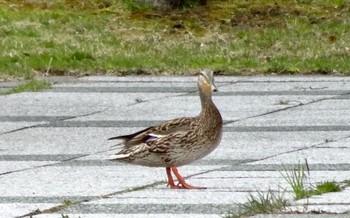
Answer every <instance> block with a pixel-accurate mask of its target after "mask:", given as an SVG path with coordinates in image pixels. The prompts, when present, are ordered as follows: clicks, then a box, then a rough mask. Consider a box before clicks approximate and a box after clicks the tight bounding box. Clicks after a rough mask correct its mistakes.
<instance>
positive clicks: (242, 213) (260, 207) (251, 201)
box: [224, 190, 288, 218]
mask: <svg viewBox="0 0 350 218" xmlns="http://www.w3.org/2000/svg"><path fill="white" fill-rule="evenodd" d="M286 206H288V202H287V200H285V198H284V196H283V194H280V193H278V192H274V191H272V190H269V191H268V192H266V193H264V192H261V191H258V192H257V195H256V196H255V195H253V194H251V193H249V194H248V197H247V202H246V203H243V204H236V207H235V209H234V210H232V211H229V212H228V213H227V214H226V215H225V216H224V218H239V217H248V216H254V215H257V214H271V213H277V212H281V211H282V210H283V209H285V208H286Z"/></svg>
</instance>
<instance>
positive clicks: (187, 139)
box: [107, 69, 223, 189]
mask: <svg viewBox="0 0 350 218" xmlns="http://www.w3.org/2000/svg"><path fill="white" fill-rule="evenodd" d="M197 86H198V91H199V97H200V102H201V111H200V113H199V114H198V115H197V116H195V117H181V118H175V119H171V120H167V121H163V122H161V123H160V124H159V125H155V126H151V127H148V128H146V129H143V130H140V131H138V132H135V133H132V134H129V135H121V136H116V137H112V138H109V139H108V140H122V142H121V143H119V144H118V145H122V146H123V147H122V149H121V150H120V151H119V152H117V153H115V154H112V155H110V156H109V157H108V158H107V159H108V160H111V161H117V162H123V163H129V164H136V165H141V166H147V167H165V169H166V175H167V184H168V186H170V188H171V189H202V188H205V187H197V186H192V185H190V184H188V183H186V182H185V179H184V178H183V177H182V176H181V175H180V174H179V172H178V169H177V167H180V166H184V165H187V164H190V163H192V162H194V161H196V160H199V159H201V158H203V157H205V156H207V155H208V154H210V153H211V152H212V151H214V150H215V149H216V148H217V147H218V145H219V144H220V141H221V137H222V126H223V120H222V117H221V114H220V112H219V110H218V108H217V107H216V105H215V104H214V102H213V100H212V93H213V92H216V91H218V89H217V87H216V85H215V83H214V74H213V71H212V70H210V69H204V70H200V72H199V73H198V79H197ZM112 152H114V151H112ZM172 174H174V175H175V177H176V178H177V181H178V183H177V184H175V182H174V178H173V176H172Z"/></svg>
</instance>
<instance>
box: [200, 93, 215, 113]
mask: <svg viewBox="0 0 350 218" xmlns="http://www.w3.org/2000/svg"><path fill="white" fill-rule="evenodd" d="M199 96H200V99H201V104H202V110H201V113H200V116H202V117H203V116H204V117H207V116H208V114H209V115H212V114H213V112H214V113H216V112H218V109H217V108H216V106H215V104H214V102H213V100H212V99H211V93H210V94H205V93H200V95H199ZM206 114H207V115H206Z"/></svg>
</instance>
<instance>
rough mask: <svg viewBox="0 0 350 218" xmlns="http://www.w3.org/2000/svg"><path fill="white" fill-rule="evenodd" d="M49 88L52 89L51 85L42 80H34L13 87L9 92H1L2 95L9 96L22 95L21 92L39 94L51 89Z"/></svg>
mask: <svg viewBox="0 0 350 218" xmlns="http://www.w3.org/2000/svg"><path fill="white" fill-rule="evenodd" d="M49 88H50V84H49V83H47V82H45V81H41V80H35V79H32V80H29V81H27V82H24V83H22V84H19V85H17V86H15V87H13V88H12V89H10V90H9V91H6V92H0V95H9V94H14V93H20V92H38V91H41V90H43V89H49Z"/></svg>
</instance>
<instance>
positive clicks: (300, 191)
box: [281, 161, 308, 200]
mask: <svg viewBox="0 0 350 218" xmlns="http://www.w3.org/2000/svg"><path fill="white" fill-rule="evenodd" d="M306 168H307V169H308V165H307V161H306V163H305V165H301V164H298V165H297V167H296V168H294V169H292V170H286V173H285V174H283V173H281V175H282V176H283V178H284V179H285V180H286V181H287V182H288V184H289V185H290V186H291V187H292V190H293V193H294V198H295V200H299V199H301V198H305V197H307V195H308V193H307V189H306V188H305V185H304V180H305V178H306V174H305V169H306Z"/></svg>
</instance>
